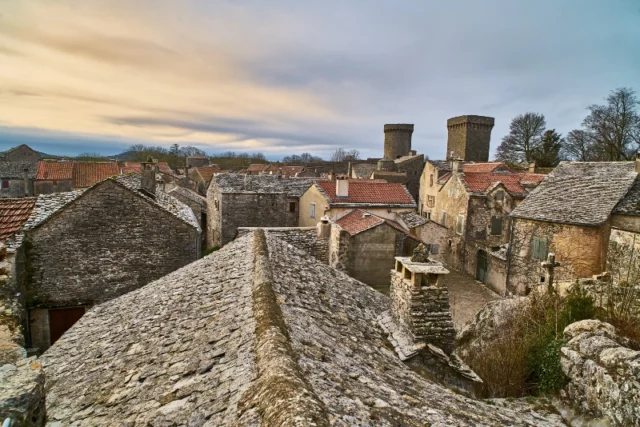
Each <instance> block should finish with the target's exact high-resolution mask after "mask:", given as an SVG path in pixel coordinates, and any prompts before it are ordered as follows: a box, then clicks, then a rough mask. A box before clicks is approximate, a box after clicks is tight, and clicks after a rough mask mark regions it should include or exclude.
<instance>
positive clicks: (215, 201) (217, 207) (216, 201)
mask: <svg viewBox="0 0 640 427" xmlns="http://www.w3.org/2000/svg"><path fill="white" fill-rule="evenodd" d="M213 205H214V206H215V207H216V210H218V209H220V205H219V204H218V199H215V200H214V201H213Z"/></svg>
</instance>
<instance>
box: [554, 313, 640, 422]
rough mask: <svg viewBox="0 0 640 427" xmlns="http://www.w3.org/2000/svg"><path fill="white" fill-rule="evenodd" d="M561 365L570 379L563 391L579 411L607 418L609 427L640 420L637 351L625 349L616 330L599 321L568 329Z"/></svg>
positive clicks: (577, 323) (623, 342)
mask: <svg viewBox="0 0 640 427" xmlns="http://www.w3.org/2000/svg"><path fill="white" fill-rule="evenodd" d="M564 336H565V338H566V339H567V340H569V343H568V344H567V345H566V346H565V347H562V349H561V354H560V362H561V365H562V370H563V372H564V373H565V375H567V377H569V380H570V382H569V384H568V385H567V387H566V389H565V391H566V394H567V395H568V397H569V398H570V399H571V401H572V402H573V404H575V405H576V406H577V407H578V409H579V410H580V411H582V412H584V413H587V414H589V415H591V416H596V417H602V416H606V417H607V418H609V420H610V421H611V425H612V426H631V425H637V423H638V420H640V351H635V350H631V349H630V348H628V343H627V342H626V340H625V339H623V338H621V337H618V336H617V335H616V333H615V328H614V327H613V326H612V325H610V324H608V323H603V322H600V321H598V320H583V321H580V322H576V323H573V324H571V325H569V326H567V327H566V328H565V330H564Z"/></svg>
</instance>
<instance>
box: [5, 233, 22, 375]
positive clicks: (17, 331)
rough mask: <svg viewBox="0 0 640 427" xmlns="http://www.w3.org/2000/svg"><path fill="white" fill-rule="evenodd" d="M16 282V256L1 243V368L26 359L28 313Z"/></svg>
mask: <svg viewBox="0 0 640 427" xmlns="http://www.w3.org/2000/svg"><path fill="white" fill-rule="evenodd" d="M21 296H22V294H21V292H20V289H19V288H18V286H17V283H16V281H15V271H14V256H13V255H12V254H8V253H7V250H6V247H5V246H4V245H3V244H2V243H0V366H2V365H4V364H6V363H15V362H16V361H17V360H20V359H22V358H24V357H26V355H27V353H26V351H25V349H24V345H25V340H24V334H23V328H24V325H25V321H26V312H25V310H24V307H23V303H24V301H23V300H22V298H21Z"/></svg>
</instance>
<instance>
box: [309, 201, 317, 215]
mask: <svg viewBox="0 0 640 427" xmlns="http://www.w3.org/2000/svg"><path fill="white" fill-rule="evenodd" d="M309 217H311V218H315V217H316V204H315V203H311V205H310V207H309Z"/></svg>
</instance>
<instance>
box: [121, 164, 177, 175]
mask: <svg viewBox="0 0 640 427" xmlns="http://www.w3.org/2000/svg"><path fill="white" fill-rule="evenodd" d="M120 169H122V173H123V174H125V173H131V172H134V173H137V174H139V173H140V172H142V164H140V162H124V166H122V167H121V168H120ZM158 171H159V172H161V173H165V174H168V175H173V174H174V173H173V171H172V170H171V168H170V167H169V164H168V163H167V162H158Z"/></svg>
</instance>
